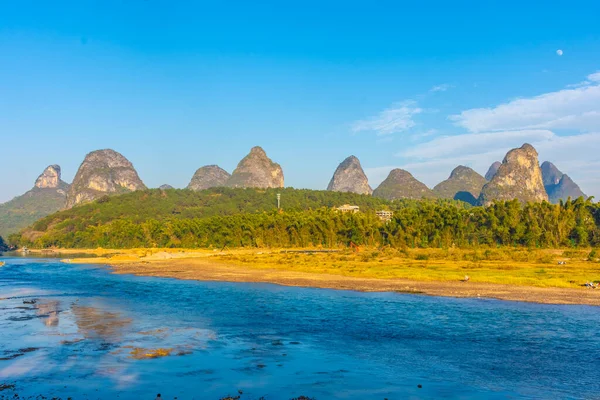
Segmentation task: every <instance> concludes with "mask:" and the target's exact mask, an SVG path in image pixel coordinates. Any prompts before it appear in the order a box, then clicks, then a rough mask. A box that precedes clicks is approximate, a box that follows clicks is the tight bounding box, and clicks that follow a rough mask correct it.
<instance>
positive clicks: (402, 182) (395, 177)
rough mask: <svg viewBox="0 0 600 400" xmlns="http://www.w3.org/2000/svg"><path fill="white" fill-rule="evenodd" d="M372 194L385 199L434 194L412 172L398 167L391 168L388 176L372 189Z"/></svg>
mask: <svg viewBox="0 0 600 400" xmlns="http://www.w3.org/2000/svg"><path fill="white" fill-rule="evenodd" d="M373 196H375V197H381V198H383V199H386V200H396V199H422V198H426V199H432V198H435V197H436V195H435V193H433V191H432V190H431V189H429V188H428V187H427V186H426V185H425V184H424V183H422V182H420V181H418V180H417V179H416V178H415V177H414V176H412V174H411V173H410V172H408V171H405V170H403V169H400V168H396V169H393V170H392V171H391V172H390V174H389V175H388V177H387V178H386V179H385V180H384V181H383V182H381V184H380V185H379V186H378V187H377V189H375V190H374V191H373Z"/></svg>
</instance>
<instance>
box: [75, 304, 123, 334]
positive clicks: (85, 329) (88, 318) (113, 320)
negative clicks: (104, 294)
mask: <svg viewBox="0 0 600 400" xmlns="http://www.w3.org/2000/svg"><path fill="white" fill-rule="evenodd" d="M71 310H72V311H73V315H74V316H75V323H76V324H77V327H78V328H79V332H80V333H81V334H82V335H83V336H84V337H85V338H87V339H89V338H98V337H99V338H102V339H104V340H111V339H112V340H119V339H120V337H121V331H122V329H123V327H125V326H127V325H129V324H130V323H131V319H129V318H123V317H121V315H120V314H118V313H111V312H108V311H102V310H100V309H98V308H95V307H81V306H73V307H72V308H71Z"/></svg>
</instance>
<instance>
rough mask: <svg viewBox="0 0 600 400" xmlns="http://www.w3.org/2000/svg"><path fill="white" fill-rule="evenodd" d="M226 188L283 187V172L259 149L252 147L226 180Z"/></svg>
mask: <svg viewBox="0 0 600 400" xmlns="http://www.w3.org/2000/svg"><path fill="white" fill-rule="evenodd" d="M226 186H228V187H234V188H250V187H254V188H279V187H283V170H282V169H281V166H280V165H279V164H277V163H275V162H273V161H272V160H271V159H270V158H269V157H267V153H265V151H264V150H263V149H262V148H261V147H258V146H257V147H253V148H252V150H250V153H249V154H248V155H247V156H246V157H244V158H243V159H242V161H240V162H239V164H238V165H237V168H236V169H235V170H234V171H233V174H231V177H230V178H229V179H228V180H227V182H226Z"/></svg>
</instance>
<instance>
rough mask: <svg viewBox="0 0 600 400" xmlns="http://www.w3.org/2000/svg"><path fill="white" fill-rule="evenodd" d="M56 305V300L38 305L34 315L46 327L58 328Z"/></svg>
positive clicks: (57, 303)
mask: <svg viewBox="0 0 600 400" xmlns="http://www.w3.org/2000/svg"><path fill="white" fill-rule="evenodd" d="M58 305H59V302H58V301H56V300H53V301H47V302H44V303H38V304H37V305H36V308H37V311H36V314H37V315H38V316H39V317H40V319H41V320H42V322H43V323H44V325H46V326H58V313H59V311H58Z"/></svg>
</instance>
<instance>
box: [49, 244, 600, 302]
mask: <svg viewBox="0 0 600 400" xmlns="http://www.w3.org/2000/svg"><path fill="white" fill-rule="evenodd" d="M60 253H61V254H62V255H65V256H67V257H68V255H69V254H75V253H77V254H81V253H90V254H93V255H94V257H93V258H76V259H66V260H65V261H67V262H76V263H93V264H106V265H109V266H111V267H112V269H113V271H114V272H115V273H117V274H134V275H141V276H158V277H170V278H177V279H188V280H204V281H229V282H264V283H273V284H279V285H285V286H302V287H317V288H327V289H343V290H358V291H378V292H379V291H395V292H403V293H418V294H425V295H431V296H451V297H481V298H495V299H501V300H511V301H525V302H535V303H547V304H587V305H595V306H600V289H589V288H585V286H584V285H585V283H586V282H589V281H596V280H598V279H600V263H599V262H598V261H597V260H595V259H590V258H589V256H588V254H589V253H590V251H589V250H577V251H573V250H522V249H509V250H490V249H488V250H440V249H420V250H404V251H401V252H398V251H396V250H390V249H388V250H383V251H381V250H376V249H370V250H363V251H361V252H351V251H347V250H344V251H339V252H320V251H319V252H314V253H313V252H310V251H306V250H302V251H289V250H273V249H271V250H256V249H250V250H248V249H237V250H227V251H210V250H182V249H134V250H106V249H96V250H86V251H82V250H61V251H60ZM465 276H468V277H469V280H468V281H464V278H465Z"/></svg>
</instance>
